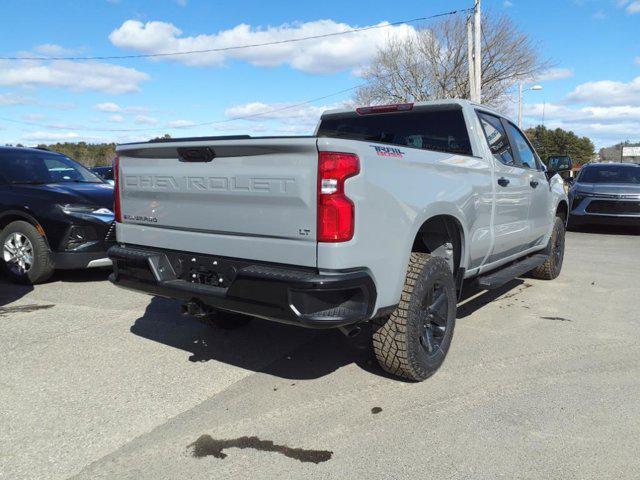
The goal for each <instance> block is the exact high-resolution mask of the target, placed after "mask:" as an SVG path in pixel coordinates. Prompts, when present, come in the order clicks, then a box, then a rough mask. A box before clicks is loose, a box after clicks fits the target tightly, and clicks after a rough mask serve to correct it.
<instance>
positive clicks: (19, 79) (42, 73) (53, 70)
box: [0, 60, 149, 95]
mask: <svg viewBox="0 0 640 480" xmlns="http://www.w3.org/2000/svg"><path fill="white" fill-rule="evenodd" d="M148 79H149V76H148V75H147V74H146V73H143V72H140V71H138V70H135V69H133V68H128V67H122V66H120V65H112V64H109V63H100V62H72V61H69V60H58V61H53V62H46V63H45V62H39V61H29V60H22V61H17V62H12V61H2V60H0V86H25V87H57V88H68V89H70V90H72V91H76V92H79V91H86V90H92V91H99V92H106V93H109V94H112V95H117V94H121V93H129V92H137V91H139V90H140V84H141V83H142V82H144V81H146V80H148Z"/></svg>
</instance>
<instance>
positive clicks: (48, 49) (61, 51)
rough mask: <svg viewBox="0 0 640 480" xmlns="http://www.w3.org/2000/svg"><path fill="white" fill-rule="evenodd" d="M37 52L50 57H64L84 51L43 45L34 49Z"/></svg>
mask: <svg viewBox="0 0 640 480" xmlns="http://www.w3.org/2000/svg"><path fill="white" fill-rule="evenodd" d="M33 50H34V51H35V52H37V53H40V54H42V55H46V56H49V57H64V56H69V55H75V54H77V53H79V52H81V51H82V49H81V48H65V47H61V46H60V45H56V44H55V43H43V44H42V45H38V46H36V47H34V49H33Z"/></svg>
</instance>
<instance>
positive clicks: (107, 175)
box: [91, 167, 114, 185]
mask: <svg viewBox="0 0 640 480" xmlns="http://www.w3.org/2000/svg"><path fill="white" fill-rule="evenodd" d="M91 171H92V172H93V173H95V174H96V175H98V176H99V177H100V178H102V179H103V180H105V181H106V182H107V183H109V184H110V185H113V183H114V181H113V167H93V168H92V169H91Z"/></svg>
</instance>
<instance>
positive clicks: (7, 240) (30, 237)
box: [0, 220, 54, 285]
mask: <svg viewBox="0 0 640 480" xmlns="http://www.w3.org/2000/svg"><path fill="white" fill-rule="evenodd" d="M0 248H2V262H1V263H2V269H3V270H4V272H5V273H6V275H7V276H8V277H9V278H10V279H11V280H13V281H14V282H16V283H22V284H27V285H33V284H36V283H42V282H44V281H46V280H48V279H49V278H50V277H51V275H53V270H54V265H53V261H52V260H51V253H50V252H49V247H48V246H47V242H46V241H45V239H44V238H43V237H42V235H40V233H39V232H38V230H36V228H35V227H34V226H33V225H31V224H30V223H28V222H24V221H22V220H18V221H15V222H12V223H10V224H9V225H7V226H6V227H4V229H3V230H2V233H0Z"/></svg>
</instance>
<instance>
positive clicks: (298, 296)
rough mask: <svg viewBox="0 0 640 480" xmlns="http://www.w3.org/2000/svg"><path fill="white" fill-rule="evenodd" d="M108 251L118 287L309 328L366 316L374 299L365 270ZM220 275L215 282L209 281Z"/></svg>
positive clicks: (141, 250)
mask: <svg viewBox="0 0 640 480" xmlns="http://www.w3.org/2000/svg"><path fill="white" fill-rule="evenodd" d="M108 253H109V258H110V259H111V260H112V261H113V265H114V272H113V274H111V276H110V277H109V279H110V280H111V282H112V283H114V284H115V285H117V286H119V287H123V288H127V289H131V290H137V291H141V292H144V293H147V294H150V295H158V296H162V297H168V298H175V299H178V300H182V301H185V302H188V301H197V302H200V303H201V304H203V305H206V306H208V307H211V308H214V309H219V310H224V311H230V312H236V313H243V314H246V315H252V316H255V317H260V318H265V319H268V320H274V321H278V322H283V323H289V324H296V325H300V326H304V327H309V328H332V327H340V326H345V325H351V324H354V323H357V322H360V321H363V320H367V319H369V318H371V317H372V316H373V309H374V306H375V302H376V288H375V284H374V282H373V280H372V279H371V276H370V275H369V273H368V271H367V270H365V269H362V270H352V271H347V272H336V273H332V274H320V273H318V272H317V270H315V269H309V268H307V269H298V268H292V267H288V266H282V265H273V264H264V263H255V262H249V261H246V260H239V259H229V258H223V257H214V256H210V255H207V256H202V255H199V254H193V255H192V254H189V253H184V252H174V251H168V250H154V249H149V248H147V247H137V246H127V247H122V246H115V247H112V248H111V249H110V250H109V252H108ZM192 262H193V263H192ZM212 265H215V266H212ZM212 273H213V275H212ZM218 278H219V286H218V285H214V284H212V283H217V282H218ZM212 279H213V280H214V281H213V282H212V281H211V280H212Z"/></svg>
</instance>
